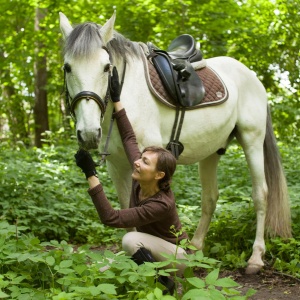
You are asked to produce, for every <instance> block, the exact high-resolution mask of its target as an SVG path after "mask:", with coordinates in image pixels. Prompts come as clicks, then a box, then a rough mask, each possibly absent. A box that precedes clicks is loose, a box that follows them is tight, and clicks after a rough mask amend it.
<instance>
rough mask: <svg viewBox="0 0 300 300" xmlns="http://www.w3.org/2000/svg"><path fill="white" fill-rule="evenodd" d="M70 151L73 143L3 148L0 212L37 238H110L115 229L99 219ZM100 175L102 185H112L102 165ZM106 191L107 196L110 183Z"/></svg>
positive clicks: (82, 240)
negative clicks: (12, 148) (55, 145)
mask: <svg viewBox="0 0 300 300" xmlns="http://www.w3.org/2000/svg"><path fill="white" fill-rule="evenodd" d="M75 151H76V148H75V144H74V143H73V144H71V143H69V144H68V145H64V146H58V147H54V146H53V145H52V146H49V147H45V148H44V149H37V148H34V149H29V150H26V149H24V148H19V149H18V150H16V151H14V153H13V155H12V152H11V150H9V149H7V148H2V151H1V161H0V181H1V184H0V193H1V195H2V199H3V201H1V203H0V214H1V215H2V218H3V217H4V218H5V219H6V220H7V221H8V222H10V223H11V224H17V225H18V226H26V227H27V228H28V229H30V231H31V232H34V233H35V235H36V236H37V237H38V238H39V239H41V240H51V239H57V240H72V241H74V242H77V243H85V242H90V243H92V242H95V243H96V242H97V243H101V242H103V241H104V242H105V241H106V240H111V241H112V242H113V241H114V239H116V238H114V236H115V234H116V232H117V230H116V229H109V228H105V227H104V225H103V224H101V223H100V222H99V217H98V215H97V213H96V211H95V209H94V206H93V204H92V202H91V200H90V198H89V196H88V194H87V192H86V190H87V186H86V182H85V181H84V180H83V177H82V174H81V173H80V171H79V169H78V168H77V167H76V166H75V163H74V153H75ZM102 181H103V183H104V185H105V186H107V187H109V186H112V183H111V181H110V179H109V177H108V174H107V173H106V171H104V172H103V173H102ZM75 191H76V192H75ZM106 193H107V195H108V197H110V196H111V191H110V190H109V188H108V189H107V191H106ZM110 198H111V197H110Z"/></svg>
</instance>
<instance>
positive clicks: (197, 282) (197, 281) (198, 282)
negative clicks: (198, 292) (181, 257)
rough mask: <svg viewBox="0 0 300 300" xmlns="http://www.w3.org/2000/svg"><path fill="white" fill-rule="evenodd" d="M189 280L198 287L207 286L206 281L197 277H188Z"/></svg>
mask: <svg viewBox="0 0 300 300" xmlns="http://www.w3.org/2000/svg"><path fill="white" fill-rule="evenodd" d="M187 281H188V282H189V283H190V284H191V285H193V286H194V287H196V288H198V289H202V288H204V287H205V282H204V281H203V280H202V279H200V278H197V277H192V278H187Z"/></svg>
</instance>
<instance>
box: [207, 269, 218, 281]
mask: <svg viewBox="0 0 300 300" xmlns="http://www.w3.org/2000/svg"><path fill="white" fill-rule="evenodd" d="M218 276H219V269H215V270H213V271H211V272H210V273H209V274H208V275H207V276H206V277H205V282H206V284H208V285H209V284H211V285H215V283H216V281H217V279H218Z"/></svg>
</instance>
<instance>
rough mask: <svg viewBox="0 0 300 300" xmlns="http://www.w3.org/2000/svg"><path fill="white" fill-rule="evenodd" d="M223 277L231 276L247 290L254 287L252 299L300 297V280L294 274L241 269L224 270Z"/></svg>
mask: <svg viewBox="0 0 300 300" xmlns="http://www.w3.org/2000/svg"><path fill="white" fill-rule="evenodd" d="M220 275H221V277H230V278H232V279H233V280H234V281H235V282H237V283H239V284H240V285H241V290H242V291H243V292H246V291H247V290H248V289H250V288H252V289H254V290H256V294H255V295H253V296H252V297H250V298H249V299H251V300H296V299H300V280H299V279H297V278H294V277H292V276H289V275H286V274H281V273H278V272H276V271H274V270H271V269H269V270H268V269H264V270H263V271H262V272H260V273H259V274H257V275H246V274H243V273H242V272H239V271H223V272H222V274H220Z"/></svg>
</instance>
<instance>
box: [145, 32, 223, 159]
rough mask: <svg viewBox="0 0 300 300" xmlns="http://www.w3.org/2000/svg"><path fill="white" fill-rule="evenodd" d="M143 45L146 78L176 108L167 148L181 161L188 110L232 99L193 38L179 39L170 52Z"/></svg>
mask: <svg viewBox="0 0 300 300" xmlns="http://www.w3.org/2000/svg"><path fill="white" fill-rule="evenodd" d="M140 46H141V48H142V49H143V51H144V54H145V56H143V61H144V66H145V76H146V80H147V83H148V86H149V88H150V90H151V91H152V93H153V94H154V95H155V96H156V98H157V99H159V100H160V101H161V102H163V103H164V104H166V105H168V106H170V107H172V108H175V109H176V114H175V121H174V125H173V129H172V133H171V137H170V142H169V143H168V145H167V146H166V148H167V149H168V150H170V151H171V152H172V153H173V154H174V156H175V157H176V159H178V157H179V155H180V154H181V153H182V152H183V151H184V145H183V144H182V143H181V142H180V141H179V137H180V133H181V127H182V124H183V120H184V115H185V111H186V110H191V109H195V108H200V107H203V106H208V105H212V104H213V105H216V104H220V103H223V102H224V101H226V100H227V98H228V93H227V89H226V86H225V84H224V83H223V81H222V80H221V78H220V77H219V76H218V74H217V73H216V72H215V71H214V70H212V69H211V68H209V67H207V66H206V61H205V60H203V59H202V54H201V52H200V50H198V49H196V46H195V41H194V38H193V37H192V36H190V35H187V34H184V35H181V36H179V37H177V38H176V39H175V40H173V41H172V42H171V44H170V46H169V47H168V49H167V51H164V50H161V49H159V48H157V47H155V46H154V45H153V44H152V43H149V42H148V43H147V46H146V45H145V44H143V43H140ZM146 57H147V59H146Z"/></svg>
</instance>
